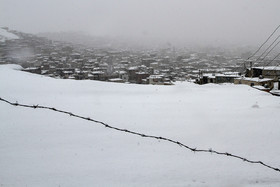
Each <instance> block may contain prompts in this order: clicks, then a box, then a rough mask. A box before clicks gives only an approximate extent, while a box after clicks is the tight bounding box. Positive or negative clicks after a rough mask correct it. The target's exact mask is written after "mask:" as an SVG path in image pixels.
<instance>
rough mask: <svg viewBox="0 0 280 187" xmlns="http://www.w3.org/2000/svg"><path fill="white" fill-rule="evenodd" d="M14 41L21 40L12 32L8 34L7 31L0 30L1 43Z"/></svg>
mask: <svg viewBox="0 0 280 187" xmlns="http://www.w3.org/2000/svg"><path fill="white" fill-rule="evenodd" d="M14 39H19V37H18V36H17V35H15V34H13V33H11V32H8V31H7V30H5V29H2V28H0V42H4V41H6V40H14Z"/></svg>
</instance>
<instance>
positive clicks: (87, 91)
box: [0, 65, 280, 187]
mask: <svg viewBox="0 0 280 187" xmlns="http://www.w3.org/2000/svg"><path fill="white" fill-rule="evenodd" d="M19 68H20V67H19V66H16V65H1V66H0V97H2V98H5V99H7V100H10V101H12V102H15V101H18V102H19V103H24V104H32V105H33V104H39V105H46V106H51V107H55V108H58V109H62V110H67V111H71V112H73V113H77V114H79V115H82V116H86V117H91V118H94V119H97V120H101V121H104V122H106V123H108V124H110V125H112V126H116V127H120V128H127V129H130V130H133V131H138V132H141V133H146V134H151V135H157V136H164V137H167V138H172V139H175V140H178V141H181V142H182V143H185V144H187V145H189V146H191V147H197V148H203V149H210V148H212V149H213V150H217V151H221V152H230V153H232V154H237V155H240V156H242V157H245V158H247V159H251V160H261V161H263V162H265V163H267V164H269V165H272V166H274V167H278V168H279V167H280V156H279V155H280V118H279V112H280V98H279V97H275V96H272V95H270V94H268V93H265V92H261V91H258V90H256V89H252V88H250V87H249V86H245V85H232V84H224V85H214V84H208V85H202V86H201V85H195V84H192V83H187V82H183V83H176V85H174V86H153V85H136V84H119V83H108V82H98V81H88V80H85V81H75V80H62V79H53V78H49V77H44V76H41V75H35V74H30V73H26V72H22V71H18V70H16V69H19ZM0 186H1V187H9V186H20V187H21V186H28V187H30V186H31V187H38V186H40V187H41V186H43V187H50V186H55V187H58V186H60V187H74V186H75V187H76V186H81V187H86V186H160V187H161V186H184V187H185V186H199V187H203V186H213V187H219V186H220V187H236V186H242V187H243V186H244V187H247V186H257V187H259V186H274V187H276V186H277V187H279V186H280V173H279V172H276V171H273V170H271V169H268V168H266V167H263V166H261V165H258V164H250V163H247V162H243V161H240V160H238V159H235V158H229V157H225V156H219V155H215V154H210V153H193V152H191V151H189V150H187V149H184V148H181V147H180V146H177V145H174V144H171V143H168V142H164V141H157V140H153V139H146V138H141V137H137V136H133V135H129V134H125V133H123V132H118V131H114V130H110V129H107V128H105V127H103V126H101V125H98V124H95V123H91V122H88V121H84V120H80V119H76V118H73V117H70V116H68V115H64V114H60V113H56V112H53V111H46V110H42V109H29V108H19V107H15V106H11V105H8V104H6V103H4V102H0Z"/></svg>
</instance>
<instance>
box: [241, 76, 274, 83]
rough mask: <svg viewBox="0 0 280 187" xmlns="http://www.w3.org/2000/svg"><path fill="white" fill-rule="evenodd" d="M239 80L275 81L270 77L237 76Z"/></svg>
mask: <svg viewBox="0 0 280 187" xmlns="http://www.w3.org/2000/svg"><path fill="white" fill-rule="evenodd" d="M236 79H238V80H247V81H254V82H267V81H273V79H269V78H262V79H260V78H258V77H240V78H236Z"/></svg>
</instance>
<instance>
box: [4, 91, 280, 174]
mask: <svg viewBox="0 0 280 187" xmlns="http://www.w3.org/2000/svg"><path fill="white" fill-rule="evenodd" d="M0 101H2V102H5V103H8V104H10V105H13V106H19V107H25V108H33V109H46V110H52V111H55V112H59V113H64V114H68V115H70V116H72V117H76V118H80V119H83V120H88V121H91V122H94V123H98V124H101V125H103V126H104V127H106V128H109V129H113V130H116V131H121V132H125V133H128V134H133V135H137V136H140V137H144V138H152V139H157V140H163V141H166V142H170V143H173V144H177V145H179V146H180V147H184V148H186V149H188V150H190V151H193V152H205V153H211V154H217V155H223V156H228V157H232V158H237V159H240V160H242V161H244V162H248V163H251V164H260V165H262V166H264V167H266V168H269V169H272V170H274V171H277V172H280V169H279V168H277V167H273V166H270V165H268V164H265V163H264V162H262V161H254V160H249V159H247V158H243V157H241V156H238V155H234V154H231V153H228V152H219V151H215V150H213V149H212V148H211V149H198V148H193V147H190V146H188V145H186V144H183V143H181V142H179V141H176V140H173V139H169V138H166V137H161V136H154V135H148V134H143V133H140V132H136V131H131V130H128V129H122V128H118V127H114V126H111V125H109V124H107V123H104V122H102V121H98V120H95V119H92V118H90V117H84V116H80V115H77V114H74V113H72V112H67V111H64V110H59V109H56V108H53V107H47V106H41V105H26V104H20V103H18V102H14V103H13V102H11V101H8V100H6V99H3V98H1V97H0Z"/></svg>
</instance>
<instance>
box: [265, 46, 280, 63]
mask: <svg viewBox="0 0 280 187" xmlns="http://www.w3.org/2000/svg"><path fill="white" fill-rule="evenodd" d="M279 42H280V41H279ZM279 42H278V43H279ZM278 56H280V53H278V54H277V55H276V56H275V57H274V58H273V59H272V60H271V61H269V62H268V63H267V64H266V65H265V66H268V65H269V64H271V63H272V62H273V61H274V60H275V59H276V58H277V57H278Z"/></svg>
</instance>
